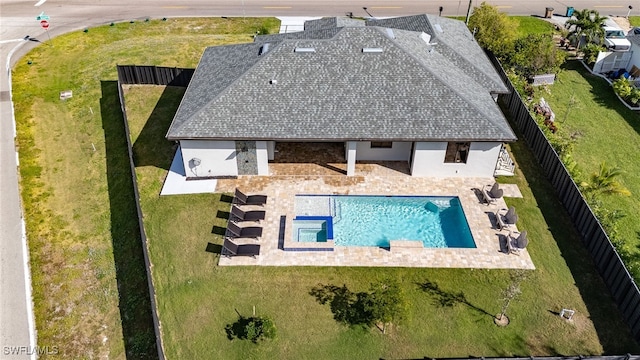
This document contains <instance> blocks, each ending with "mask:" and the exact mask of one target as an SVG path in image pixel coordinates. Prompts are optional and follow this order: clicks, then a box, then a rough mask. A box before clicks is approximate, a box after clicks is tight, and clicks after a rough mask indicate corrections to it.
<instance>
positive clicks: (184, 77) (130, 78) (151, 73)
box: [117, 65, 195, 87]
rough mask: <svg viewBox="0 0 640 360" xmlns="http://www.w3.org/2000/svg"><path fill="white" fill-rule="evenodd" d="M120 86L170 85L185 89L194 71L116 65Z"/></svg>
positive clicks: (151, 66)
mask: <svg viewBox="0 0 640 360" xmlns="http://www.w3.org/2000/svg"><path fill="white" fill-rule="evenodd" d="M117 68H118V78H119V79H120V82H121V83H122V84H141V85H170V86H181V87H187V86H188V85H189V82H190V81H191V78H192V77H193V73H194V72H195V69H190V68H175V67H163V66H153V65H118V66H117Z"/></svg>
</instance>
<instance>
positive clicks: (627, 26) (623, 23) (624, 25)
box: [611, 16, 633, 33]
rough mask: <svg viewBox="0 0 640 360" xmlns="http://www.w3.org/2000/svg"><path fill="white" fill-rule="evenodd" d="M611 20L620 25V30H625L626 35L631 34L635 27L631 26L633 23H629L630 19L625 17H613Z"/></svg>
mask: <svg viewBox="0 0 640 360" xmlns="http://www.w3.org/2000/svg"><path fill="white" fill-rule="evenodd" d="M611 20H613V21H615V23H616V24H618V26H620V28H621V29H622V30H624V32H625V33H626V32H629V30H631V28H633V26H631V23H629V19H627V18H626V17H624V16H612V17H611Z"/></svg>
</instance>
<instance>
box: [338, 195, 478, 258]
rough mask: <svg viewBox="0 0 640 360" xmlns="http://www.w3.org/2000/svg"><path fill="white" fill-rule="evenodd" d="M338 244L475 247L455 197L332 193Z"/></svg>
mask: <svg viewBox="0 0 640 360" xmlns="http://www.w3.org/2000/svg"><path fill="white" fill-rule="evenodd" d="M330 198H331V202H332V203H331V212H332V214H331V215H332V216H333V218H332V223H333V239H334V241H335V245H338V246H378V247H389V246H390V241H391V240H414V241H421V242H422V243H423V245H424V247H426V248H475V247H476V245H475V242H474V241H473V237H472V235H471V231H470V229H469V224H468V223H467V219H466V217H465V215H464V211H463V209H462V206H461V205H460V199H459V198H458V197H455V196H448V197H443V196H437V197H434V196H351V195H349V196H340V195H336V196H331V197H330Z"/></svg>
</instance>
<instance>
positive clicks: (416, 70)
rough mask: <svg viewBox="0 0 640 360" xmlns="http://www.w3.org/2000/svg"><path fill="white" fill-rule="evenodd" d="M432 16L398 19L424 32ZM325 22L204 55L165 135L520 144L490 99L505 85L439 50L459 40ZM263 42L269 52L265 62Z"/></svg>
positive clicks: (449, 52) (172, 137)
mask: <svg viewBox="0 0 640 360" xmlns="http://www.w3.org/2000/svg"><path fill="white" fill-rule="evenodd" d="M400 19H403V18H400ZM428 19H429V18H428V17H426V16H423V17H412V18H411V17H410V18H404V19H403V20H402V21H407V22H414V23H420V22H422V23H423V25H424V22H428ZM447 20H448V19H447ZM398 21H401V20H398ZM451 21H453V20H451ZM328 23H329V22H324V23H317V24H318V25H319V26H314V27H312V28H313V29H314V30H311V31H305V32H301V33H293V34H278V35H268V36H261V37H258V38H257V39H256V42H255V43H253V44H242V45H230V46H222V47H212V48H208V49H207V50H206V51H205V53H204V54H203V56H202V59H201V61H200V64H199V65H198V68H197V69H196V72H195V74H194V76H193V79H192V80H191V84H190V85H189V87H188V89H187V91H186V93H185V95H184V98H183V100H182V103H181V104H180V107H179V109H178V111H177V113H176V115H175V118H174V121H173V123H172V124H171V127H170V129H169V132H168V133H167V138H169V139H170V140H177V139H237V140H247V139H255V140H258V139H260V140H296V141H304V140H315V141H346V140H395V141H449V140H460V141H464V140H471V141H513V140H515V139H516V137H515V135H514V134H513V132H512V130H511V128H510V127H509V125H508V124H507V122H506V120H505V119H504V117H503V115H502V113H501V111H500V109H499V108H498V106H497V104H496V103H495V102H494V101H493V99H492V97H491V94H490V92H491V91H502V88H504V84H502V82H501V81H499V79H500V78H499V77H498V75H497V73H496V74H495V77H496V78H497V79H498V82H494V81H493V80H494V79H493V78H492V76H491V74H485V73H484V72H485V70H486V69H484V68H482V67H480V69H479V70H475V69H473V68H472V66H471V67H470V65H469V64H468V61H467V60H466V58H465V57H464V56H462V55H459V54H457V52H455V51H452V50H450V49H449V47H448V46H442V45H441V44H448V43H451V42H452V41H453V40H452V39H455V38H456V36H454V35H448V34H447V35H446V36H445V35H442V34H441V35H440V36H432V37H431V39H432V40H431V42H432V43H433V42H438V45H427V43H426V42H425V41H424V40H423V37H422V36H421V32H416V31H407V30H398V29H397V28H396V30H393V31H392V32H389V31H388V30H387V29H386V28H383V27H378V26H371V25H374V24H373V23H372V22H368V23H367V25H369V26H367V27H342V28H336V27H333V28H331V27H327V26H326V25H327V24H328ZM386 24H387V25H394V24H391V23H386ZM394 26H399V25H394ZM407 26H410V25H407ZM441 26H442V29H443V30H444V33H445V34H446V33H448V32H450V31H454V30H453V29H456V30H455V31H459V29H457V28H456V27H454V26H451V27H450V26H449V24H448V23H443V24H442V25H441ZM462 26H464V24H463V25H462ZM419 29H424V30H428V29H426V28H425V27H422V28H419ZM463 30H464V31H466V32H467V33H468V30H466V28H463ZM436 31H438V30H436ZM460 36H462V37H464V35H458V36H457V37H460ZM469 36H470V34H469ZM441 40H442V41H441ZM267 43H268V44H269V45H268V51H266V52H263V54H262V55H259V52H260V48H261V47H263V46H264V45H265V44H267ZM472 44H475V43H472ZM465 46H468V45H465ZM475 46H476V47H477V45H475ZM296 48H307V49H308V48H313V49H314V50H315V52H307V53H300V52H295V49H296ZM363 48H372V49H375V50H373V51H381V52H372V53H365V52H363ZM262 49H264V47H263V48H262ZM378 49H381V50H378ZM478 51H479V52H482V50H481V49H480V48H479V47H478ZM452 53H453V55H454V59H453V60H452V59H451V56H452ZM482 55H483V56H484V53H482ZM484 59H485V60H486V61H487V62H488V59H486V57H485V58H484ZM471 65H473V63H471ZM489 65H491V64H490V63H489ZM493 72H494V73H495V70H493Z"/></svg>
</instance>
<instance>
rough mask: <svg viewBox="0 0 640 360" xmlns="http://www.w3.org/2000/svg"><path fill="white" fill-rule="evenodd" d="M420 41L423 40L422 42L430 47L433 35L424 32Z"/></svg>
mask: <svg viewBox="0 0 640 360" xmlns="http://www.w3.org/2000/svg"><path fill="white" fill-rule="evenodd" d="M420 39H422V41H424V42H425V43H427V45H430V44H429V42H430V41H431V35H429V34H427V33H425V32H423V33H421V34H420Z"/></svg>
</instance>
